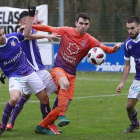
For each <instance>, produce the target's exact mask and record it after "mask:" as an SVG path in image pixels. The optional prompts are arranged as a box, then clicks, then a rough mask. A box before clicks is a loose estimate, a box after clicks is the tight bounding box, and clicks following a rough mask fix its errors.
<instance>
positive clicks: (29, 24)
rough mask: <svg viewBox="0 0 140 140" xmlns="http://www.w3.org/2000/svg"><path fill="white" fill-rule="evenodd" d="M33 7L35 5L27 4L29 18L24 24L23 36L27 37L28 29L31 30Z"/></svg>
mask: <svg viewBox="0 0 140 140" xmlns="http://www.w3.org/2000/svg"><path fill="white" fill-rule="evenodd" d="M35 9H36V7H35V6H28V10H29V18H28V21H27V23H28V24H26V25H25V28H24V36H25V37H28V36H29V35H30V31H31V27H32V23H33V18H34V15H35Z"/></svg>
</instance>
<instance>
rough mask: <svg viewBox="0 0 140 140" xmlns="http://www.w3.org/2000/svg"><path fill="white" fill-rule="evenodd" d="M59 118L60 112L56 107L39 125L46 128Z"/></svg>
mask: <svg viewBox="0 0 140 140" xmlns="http://www.w3.org/2000/svg"><path fill="white" fill-rule="evenodd" d="M58 117H59V112H58V107H56V108H55V109H54V110H52V111H51V112H50V113H49V114H48V115H47V117H46V118H45V119H44V120H43V121H42V122H41V123H40V124H39V125H41V126H42V127H44V128H46V127H47V125H49V124H51V123H53V122H54V121H55V120H56V119H57V118H58Z"/></svg>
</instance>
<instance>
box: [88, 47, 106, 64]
mask: <svg viewBox="0 0 140 140" xmlns="http://www.w3.org/2000/svg"><path fill="white" fill-rule="evenodd" d="M87 58H88V61H89V62H90V63H91V64H93V65H101V64H102V63H103V62H104V61H105V59H106V54H105V52H104V51H103V50H102V49H101V48H99V47H94V48H91V49H90V50H89V52H88V56H87Z"/></svg>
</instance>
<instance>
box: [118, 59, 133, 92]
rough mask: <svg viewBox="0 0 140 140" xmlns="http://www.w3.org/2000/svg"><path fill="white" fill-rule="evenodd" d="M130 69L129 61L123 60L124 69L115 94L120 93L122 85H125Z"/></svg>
mask: <svg viewBox="0 0 140 140" xmlns="http://www.w3.org/2000/svg"><path fill="white" fill-rule="evenodd" d="M130 68H131V66H130V60H125V65H124V68H123V75H122V81H121V83H120V84H119V85H118V87H117V92H118V93H120V92H121V89H122V88H123V86H124V83H125V81H126V79H127V77H128V75H129V71H130Z"/></svg>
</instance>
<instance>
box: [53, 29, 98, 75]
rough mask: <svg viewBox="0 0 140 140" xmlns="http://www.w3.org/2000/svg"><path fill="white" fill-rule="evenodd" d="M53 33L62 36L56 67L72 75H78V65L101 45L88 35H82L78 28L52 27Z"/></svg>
mask: <svg viewBox="0 0 140 140" xmlns="http://www.w3.org/2000/svg"><path fill="white" fill-rule="evenodd" d="M52 32H53V33H58V34H59V35H61V41H60V45H59V49H58V53H57V57H56V61H55V62H54V67H61V68H62V69H64V70H65V71H66V72H67V73H69V74H71V75H76V68H77V65H78V64H79V62H80V61H81V60H82V59H83V58H84V57H85V56H86V55H87V53H88V51H89V50H90V49H91V48H92V47H97V46H98V45H99V44H100V42H99V41H98V40H97V39H95V38H94V37H92V36H91V35H89V34H88V33H85V34H83V35H80V34H79V33H78V32H77V30H76V28H72V27H52Z"/></svg>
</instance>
